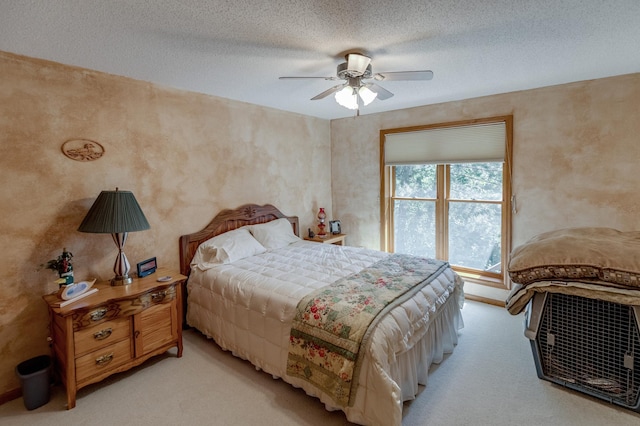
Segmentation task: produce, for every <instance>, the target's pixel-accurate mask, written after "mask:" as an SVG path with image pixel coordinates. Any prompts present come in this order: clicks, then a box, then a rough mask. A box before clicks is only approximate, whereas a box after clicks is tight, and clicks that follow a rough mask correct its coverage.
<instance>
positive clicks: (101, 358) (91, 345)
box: [43, 268, 187, 409]
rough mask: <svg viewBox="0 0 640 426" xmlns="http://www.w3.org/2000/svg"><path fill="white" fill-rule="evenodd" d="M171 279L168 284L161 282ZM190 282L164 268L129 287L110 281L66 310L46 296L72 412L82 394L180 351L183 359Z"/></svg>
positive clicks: (57, 365)
mask: <svg viewBox="0 0 640 426" xmlns="http://www.w3.org/2000/svg"><path fill="white" fill-rule="evenodd" d="M166 275H168V276H171V277H172V278H171V280H170V281H167V282H158V281H156V279H157V278H159V277H162V276H166ZM186 279H187V277H185V276H184V275H180V274H179V273H177V272H176V271H172V270H169V269H166V268H159V269H158V270H157V271H156V273H154V274H151V275H149V276H146V277H144V278H135V279H134V280H133V283H131V284H130V285H127V286H111V285H110V283H109V282H108V281H105V282H100V283H96V284H95V285H94V287H95V288H97V289H98V291H97V292H96V293H94V294H92V295H90V296H87V297H84V298H81V299H78V300H77V301H75V302H73V303H71V304H69V305H67V306H64V307H62V308H60V307H59V306H56V304H57V302H60V299H59V298H58V296H56V295H55V294H49V295H46V296H43V298H44V300H45V301H46V302H47V304H48V306H49V316H50V318H51V319H50V321H51V322H50V326H51V346H52V355H53V358H54V362H55V369H56V373H57V375H58V377H59V379H60V380H61V381H62V383H63V384H64V386H65V387H66V389H67V409H72V408H73V407H75V406H76V392H77V391H78V389H80V388H83V387H85V386H87V385H89V384H91V383H96V382H99V381H101V380H103V379H105V378H106V377H108V376H110V375H112V374H114V373H119V372H122V371H126V370H129V369H130V368H132V367H135V366H137V365H139V364H142V363H143V362H144V361H146V360H147V359H149V358H151V357H152V356H154V355H159V354H161V353H164V352H166V351H167V350H168V349H170V348H172V347H174V346H175V347H177V348H178V354H177V356H178V358H180V357H181V356H182V289H181V287H182V285H183V284H184V281H185V280H186Z"/></svg>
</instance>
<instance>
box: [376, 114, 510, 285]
mask: <svg viewBox="0 0 640 426" xmlns="http://www.w3.org/2000/svg"><path fill="white" fill-rule="evenodd" d="M511 123H512V121H511V117H497V118H492V119H486V120H474V121H472V122H457V123H447V124H441V125H435V126H424V127H412V128H407V129H391V130H383V131H381V149H382V150H381V183H382V194H381V200H382V203H381V204H382V205H381V213H382V218H383V220H382V236H383V237H382V249H383V250H386V251H390V252H397V253H407V254H414V255H418V256H425V257H433V258H438V259H443V260H447V261H448V262H449V263H450V264H451V265H452V266H453V268H454V269H455V270H457V271H458V272H459V273H461V274H462V275H464V276H465V278H467V279H471V280H472V281H476V282H479V283H482V284H489V285H496V286H500V287H502V286H505V283H506V280H505V274H504V265H506V260H507V255H508V253H509V251H510V234H511V232H510V222H511V221H510V218H511V215H510V213H511V212H510V195H511V194H510V169H511V167H510V164H511V162H510V152H511V149H510V148H511V145H510V143H511V126H512V124H511Z"/></svg>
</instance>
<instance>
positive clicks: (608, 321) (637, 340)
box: [525, 293, 640, 412]
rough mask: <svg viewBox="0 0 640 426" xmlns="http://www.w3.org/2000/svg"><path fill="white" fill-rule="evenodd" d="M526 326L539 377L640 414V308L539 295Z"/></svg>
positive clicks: (563, 295)
mask: <svg viewBox="0 0 640 426" xmlns="http://www.w3.org/2000/svg"><path fill="white" fill-rule="evenodd" d="M525 327H526V329H525V336H527V337H528V338H529V340H530V343H531V349H532V351H533V358H534V362H535V365H536V371H537V374H538V377H539V378H540V379H544V380H548V381H550V382H553V383H556V384H559V385H562V386H566V387H568V388H571V389H574V390H577V391H580V392H583V393H586V394H589V395H591V396H594V397H596V398H600V399H604V400H606V401H608V402H611V403H613V404H617V405H620V406H623V407H625V408H629V409H632V410H634V411H638V412H640V399H639V394H640V331H639V327H640V306H628V305H621V304H617V303H612V302H607V301H603V300H598V299H589V298H585V297H579V296H573V295H567V294H559V293H538V294H536V295H535V297H534V298H533V299H532V300H531V301H530V302H529V305H528V306H527V312H526V322H525Z"/></svg>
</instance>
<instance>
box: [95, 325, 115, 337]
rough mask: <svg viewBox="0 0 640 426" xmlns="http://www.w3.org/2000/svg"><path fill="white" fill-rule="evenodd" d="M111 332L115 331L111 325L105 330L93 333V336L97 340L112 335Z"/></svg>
mask: <svg viewBox="0 0 640 426" xmlns="http://www.w3.org/2000/svg"><path fill="white" fill-rule="evenodd" d="M111 333H113V329H112V328H111V327H109V328H105V329H104V330H100V331H97V332H95V333H93V338H94V339H96V340H104V339H106V338H107V337H109V336H111Z"/></svg>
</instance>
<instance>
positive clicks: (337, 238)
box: [304, 234, 347, 246]
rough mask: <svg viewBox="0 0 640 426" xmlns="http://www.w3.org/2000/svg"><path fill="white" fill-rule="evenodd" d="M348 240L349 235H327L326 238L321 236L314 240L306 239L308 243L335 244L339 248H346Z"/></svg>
mask: <svg viewBox="0 0 640 426" xmlns="http://www.w3.org/2000/svg"><path fill="white" fill-rule="evenodd" d="M346 238H347V234H327V236H326V237H325V238H320V237H319V236H317V235H316V236H315V237H313V238H309V237H305V238H304V239H305V240H307V241H313V242H316V243H323V244H335V245H337V246H344V245H346V244H345V239H346Z"/></svg>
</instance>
